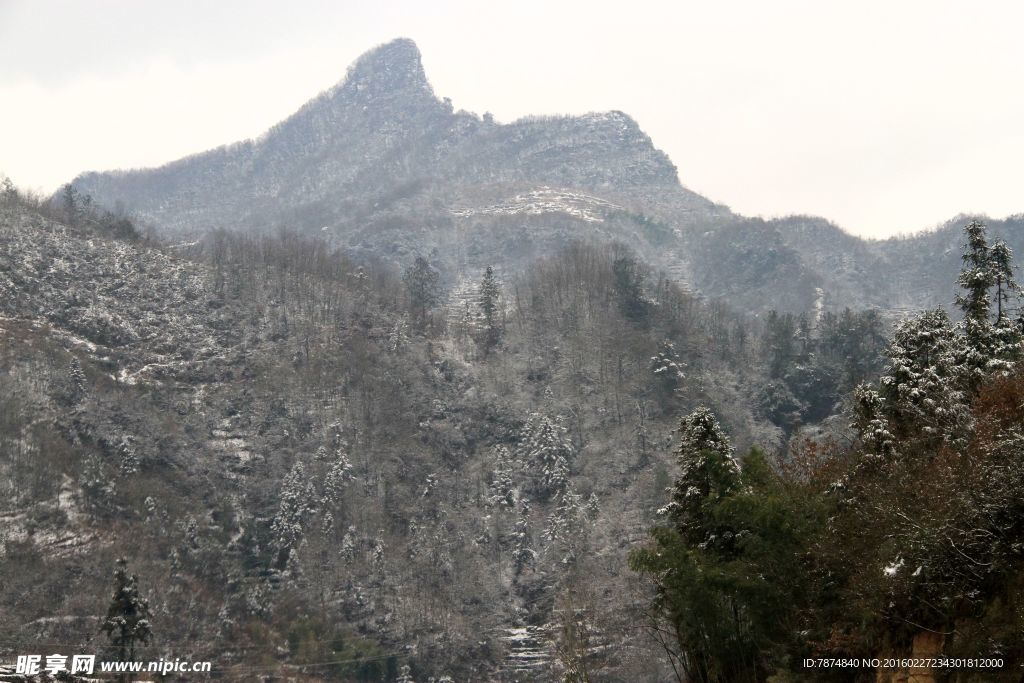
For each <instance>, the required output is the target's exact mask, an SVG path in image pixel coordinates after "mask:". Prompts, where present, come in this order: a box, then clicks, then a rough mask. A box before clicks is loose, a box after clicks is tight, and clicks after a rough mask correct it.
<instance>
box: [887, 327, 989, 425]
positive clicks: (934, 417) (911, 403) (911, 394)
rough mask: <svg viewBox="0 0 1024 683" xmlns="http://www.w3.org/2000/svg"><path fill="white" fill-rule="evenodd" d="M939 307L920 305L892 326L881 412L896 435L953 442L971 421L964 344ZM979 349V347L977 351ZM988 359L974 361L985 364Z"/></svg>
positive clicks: (976, 363)
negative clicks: (961, 361)
mask: <svg viewBox="0 0 1024 683" xmlns="http://www.w3.org/2000/svg"><path fill="white" fill-rule="evenodd" d="M964 343H966V340H958V339H957V337H956V335H955V331H954V329H953V327H952V325H951V323H950V320H949V316H947V315H946V312H945V311H943V310H941V309H935V310H931V311H925V312H923V313H921V314H920V315H918V316H916V317H914V318H910V319H909V320H905V321H903V322H902V323H900V324H899V325H898V326H897V327H896V331H895V332H894V334H893V340H892V343H891V344H890V345H889V350H888V352H887V353H888V356H889V363H888V364H887V366H886V369H885V373H884V374H883V375H882V377H881V379H880V381H879V391H878V395H879V399H880V406H881V413H880V415H881V417H884V418H885V419H886V420H887V422H888V425H889V428H890V429H891V430H892V432H893V434H895V436H896V437H897V439H898V440H899V441H910V440H913V439H916V438H921V437H923V438H925V439H926V440H928V441H936V440H938V441H945V442H953V441H956V440H958V439H961V438H963V437H964V436H965V435H966V432H967V430H969V426H970V414H969V410H968V405H967V403H968V399H967V397H966V395H965V394H964V391H963V388H962V387H963V383H964V376H963V373H964V372H965V368H964V366H963V365H961V364H959V363H958V362H957V361H958V356H959V357H960V358H962V357H963V344H964ZM978 353H980V352H978ZM986 364H987V361H975V367H977V366H981V367H984V366H985V365H986Z"/></svg>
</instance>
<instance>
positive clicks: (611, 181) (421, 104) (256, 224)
mask: <svg viewBox="0 0 1024 683" xmlns="http://www.w3.org/2000/svg"><path fill="white" fill-rule="evenodd" d="M74 186H75V187H76V188H77V189H78V190H79V191H81V192H83V193H87V194H90V195H92V196H93V198H94V199H95V200H96V201H98V202H99V203H101V204H103V205H106V206H115V205H120V206H123V207H124V208H125V209H127V210H128V211H129V212H131V213H132V214H133V215H135V216H136V217H137V218H138V219H140V220H141V221H142V222H144V223H148V224H150V225H151V226H153V228H154V229H156V230H158V231H160V232H162V233H187V234H194V233H203V232H207V231H210V230H214V229H218V228H225V229H229V230H241V231H267V230H275V229H279V228H281V227H287V228H289V229H297V230H299V231H306V232H316V233H318V234H320V235H322V236H324V237H326V238H328V239H329V241H330V242H332V243H333V244H334V245H335V246H338V247H341V248H343V249H344V250H346V251H348V252H349V253H368V254H372V255H374V256H378V257H384V258H387V259H389V260H393V261H395V262H397V263H401V264H407V263H408V262H410V261H411V260H412V258H413V257H414V256H415V255H417V254H423V255H427V256H429V257H430V258H431V259H432V260H433V261H434V262H435V263H437V265H438V266H439V267H440V268H441V269H442V271H443V272H444V273H445V275H446V277H447V278H448V279H449V280H450V281H451V283H452V284H457V283H458V282H460V281H466V280H467V279H469V280H472V279H474V278H476V277H478V276H479V274H480V272H481V271H482V269H483V268H484V266H486V265H488V264H500V265H502V266H504V267H505V268H516V267H520V266H522V265H523V264H524V263H526V262H527V261H528V259H530V258H533V257H535V256H537V255H540V254H544V253H549V252H550V250H551V249H552V248H557V247H560V246H563V245H565V244H566V243H568V242H571V241H575V240H594V241H598V242H622V243H625V244H627V245H629V246H630V247H631V248H632V249H634V250H635V251H636V252H637V253H638V254H640V255H641V256H642V257H643V258H645V259H646V260H647V261H648V262H650V263H651V264H652V265H654V266H655V267H657V268H660V269H663V270H664V271H665V272H666V273H668V274H669V275H670V276H672V277H673V278H674V279H676V280H677V281H679V282H681V283H682V284H684V286H687V287H688V288H690V289H691V290H694V291H697V292H699V293H701V294H702V295H703V296H706V297H711V298H721V299H724V300H726V301H728V302H729V303H730V304H731V305H733V306H734V307H736V308H739V309H743V310H747V311H751V312H755V313H761V312H764V311H767V310H769V309H773V308H774V309H778V310H786V311H792V312H801V311H810V310H838V309H842V308H844V307H853V308H863V307H872V308H877V309H881V310H883V311H887V312H890V313H892V314H896V315H898V314H901V313H902V312H904V311H907V310H913V309H920V308H925V307H930V306H947V307H948V306H949V305H951V303H952V302H951V301H949V300H948V296H947V295H946V289H947V288H946V287H945V283H947V282H948V281H949V277H950V276H951V275H952V274H953V273H955V271H956V268H957V267H958V263H957V255H956V254H957V248H958V246H959V245H958V240H959V230H960V228H961V227H962V225H963V224H964V223H965V222H967V220H968V218H966V217H964V218H963V219H962V220H961V219H958V220H954V221H951V222H950V223H949V224H948V225H946V226H942V227H941V228H938V229H937V230H936V231H934V232H931V233H927V234H921V235H918V236H916V237H913V238H908V239H890V240H884V241H870V240H863V239H860V238H857V237H854V236H852V235H849V234H848V233H845V232H843V231H842V230H841V229H840V228H839V227H837V226H835V225H834V224H832V223H830V222H829V221H827V220H824V219H821V218H817V217H808V216H793V217H787V218H781V219H776V220H761V219H750V218H744V217H741V216H737V215H735V214H733V213H732V212H730V211H729V209H728V208H727V207H725V206H722V205H720V204H716V203H714V202H712V201H710V200H708V199H706V198H704V197H702V196H701V195H699V194H697V193H695V192H693V191H691V190H689V189H687V188H686V187H685V186H683V185H682V184H680V181H679V177H678V174H677V171H676V167H675V166H674V165H673V163H672V161H671V160H669V158H668V157H667V156H666V155H665V153H664V152H662V151H660V150H658V149H657V148H656V147H655V146H654V144H653V142H652V141H651V139H650V138H649V137H648V136H647V135H646V134H644V132H643V131H642V130H640V128H639V126H638V125H637V123H636V122H635V121H634V120H633V119H631V118H630V117H629V116H628V115H626V114H624V113H622V112H619V111H612V112H604V113H590V114H585V115H582V116H561V117H527V118H524V119H520V120H517V121H513V122H511V123H507V124H502V123H498V122H496V121H495V120H494V119H493V117H492V116H490V115H489V114H484V115H483V116H479V115H477V114H473V113H470V112H465V111H454V110H453V108H452V105H451V103H450V101H449V100H447V99H444V98H439V97H438V96H437V95H435V93H434V91H433V89H432V88H431V86H430V83H429V82H428V80H427V77H426V74H425V73H424V70H423V65H422V62H421V59H420V53H419V51H418V49H417V47H416V45H415V44H414V43H413V42H412V41H411V40H408V39H404V38H403V39H398V40H394V41H392V42H390V43H387V44H385V45H382V46H379V47H377V48H375V49H373V50H371V51H369V52H367V53H366V54H365V55H363V56H362V57H361V58H360V59H359V60H357V61H356V63H355V64H354V65H353V66H352V67H351V68H350V69H349V71H348V74H347V76H346V77H345V78H344V79H343V80H342V81H341V82H340V83H339V84H338V85H336V86H335V87H333V88H331V89H329V90H327V91H326V92H324V93H322V94H321V95H319V96H318V97H316V98H314V99H313V100H311V101H310V102H309V103H307V104H306V105H305V106H303V107H302V108H301V109H300V110H299V111H298V112H296V113H295V114H294V115H292V116H291V117H289V118H288V119H286V120H285V121H282V122H281V123H279V124H278V125H276V126H274V127H273V128H271V129H270V130H269V131H267V132H266V133H265V134H264V135H262V136H261V137H259V138H258V139H255V140H246V141H243V142H239V143H235V144H232V145H228V146H224V147H220V148H217V149H214V150H211V151H208V152H205V153H202V154H197V155H195V156H191V157H187V158H184V159H181V160H178V161H175V162H172V163H170V164H167V165H165V166H162V167H160V168H156V169H148V170H135V171H114V172H106V173H86V174H83V175H80V176H79V177H78V178H76V179H75V180H74ZM991 228H992V230H993V232H994V233H995V234H998V235H1001V236H1003V237H1005V238H1006V239H1007V241H1008V242H1009V244H1010V245H1011V247H1013V248H1016V249H1018V250H1020V249H1021V248H1024V230H1022V221H1021V219H1020V217H1017V218H1013V219H1008V220H1006V221H995V222H993V223H992V224H991ZM723 264H729V265H728V267H723ZM908 264H909V266H908Z"/></svg>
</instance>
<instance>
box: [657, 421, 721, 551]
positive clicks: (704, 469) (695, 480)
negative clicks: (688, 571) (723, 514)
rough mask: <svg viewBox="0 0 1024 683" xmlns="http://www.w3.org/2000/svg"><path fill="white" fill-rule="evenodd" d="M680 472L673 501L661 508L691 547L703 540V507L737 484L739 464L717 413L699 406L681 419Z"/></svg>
mask: <svg viewBox="0 0 1024 683" xmlns="http://www.w3.org/2000/svg"><path fill="white" fill-rule="evenodd" d="M676 460H677V462H678V463H679V469H680V474H679V477H678V478H677V479H676V481H675V484H674V485H673V487H672V500H671V502H669V504H668V505H667V506H666V507H664V508H662V512H663V513H665V514H667V515H668V516H669V519H671V520H672V521H673V522H674V523H675V525H676V528H677V529H678V530H679V533H680V534H681V535H682V537H683V538H684V539H685V540H686V541H687V543H688V544H690V545H691V546H696V545H698V544H700V543H704V542H705V541H706V540H707V539H706V535H707V534H706V532H705V528H704V522H705V520H704V507H705V504H706V503H707V502H708V501H710V500H717V499H719V498H721V497H723V496H725V495H727V494H728V493H730V492H731V491H733V490H734V489H735V487H736V486H737V485H738V481H739V474H740V467H739V463H738V462H737V461H736V456H735V451H734V449H733V446H732V443H730V441H729V437H728V436H727V435H726V433H725V432H724V431H723V430H722V428H721V427H720V426H719V424H718V420H717V419H715V416H714V414H713V413H712V412H711V411H710V410H708V409H707V408H703V407H701V408H698V409H697V410H695V411H693V412H692V413H690V414H689V415H687V416H685V417H683V418H682V419H681V420H680V422H679V448H678V449H677V450H676Z"/></svg>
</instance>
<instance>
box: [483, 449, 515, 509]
mask: <svg viewBox="0 0 1024 683" xmlns="http://www.w3.org/2000/svg"><path fill="white" fill-rule="evenodd" d="M492 454H493V457H494V471H493V473H492V475H491V483H490V485H489V489H490V495H489V496H488V503H489V504H491V505H494V506H497V507H498V508H499V509H505V510H512V509H514V508H515V506H516V487H515V482H514V481H513V478H512V477H513V467H512V453H511V452H510V451H509V450H508V448H506V447H505V446H503V445H501V444H498V445H497V446H495V447H494V449H493V450H492Z"/></svg>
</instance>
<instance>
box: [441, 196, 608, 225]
mask: <svg viewBox="0 0 1024 683" xmlns="http://www.w3.org/2000/svg"><path fill="white" fill-rule="evenodd" d="M621 208H622V207H621V206H619V205H618V204H613V203H611V202H609V201H605V200H604V199H600V198H598V197H593V196H591V195H587V194H582V193H579V192H568V191H565V190H555V189H552V188H550V187H540V188H538V189H536V190H531V191H530V192H524V193H522V194H517V195H516V196H514V197H512V198H511V199H506V200H505V201H503V202H500V203H498V204H492V205H491V206H483V207H475V208H462V209H452V210H451V213H452V215H454V216H458V217H459V218H469V217H472V216H517V215H525V216H540V215H543V214H548V213H564V214H568V215H570V216H573V217H575V218H579V219H581V220H584V221H586V222H588V223H601V222H603V221H604V217H605V215H606V214H607V213H608V212H609V211H613V210H617V209H621Z"/></svg>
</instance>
